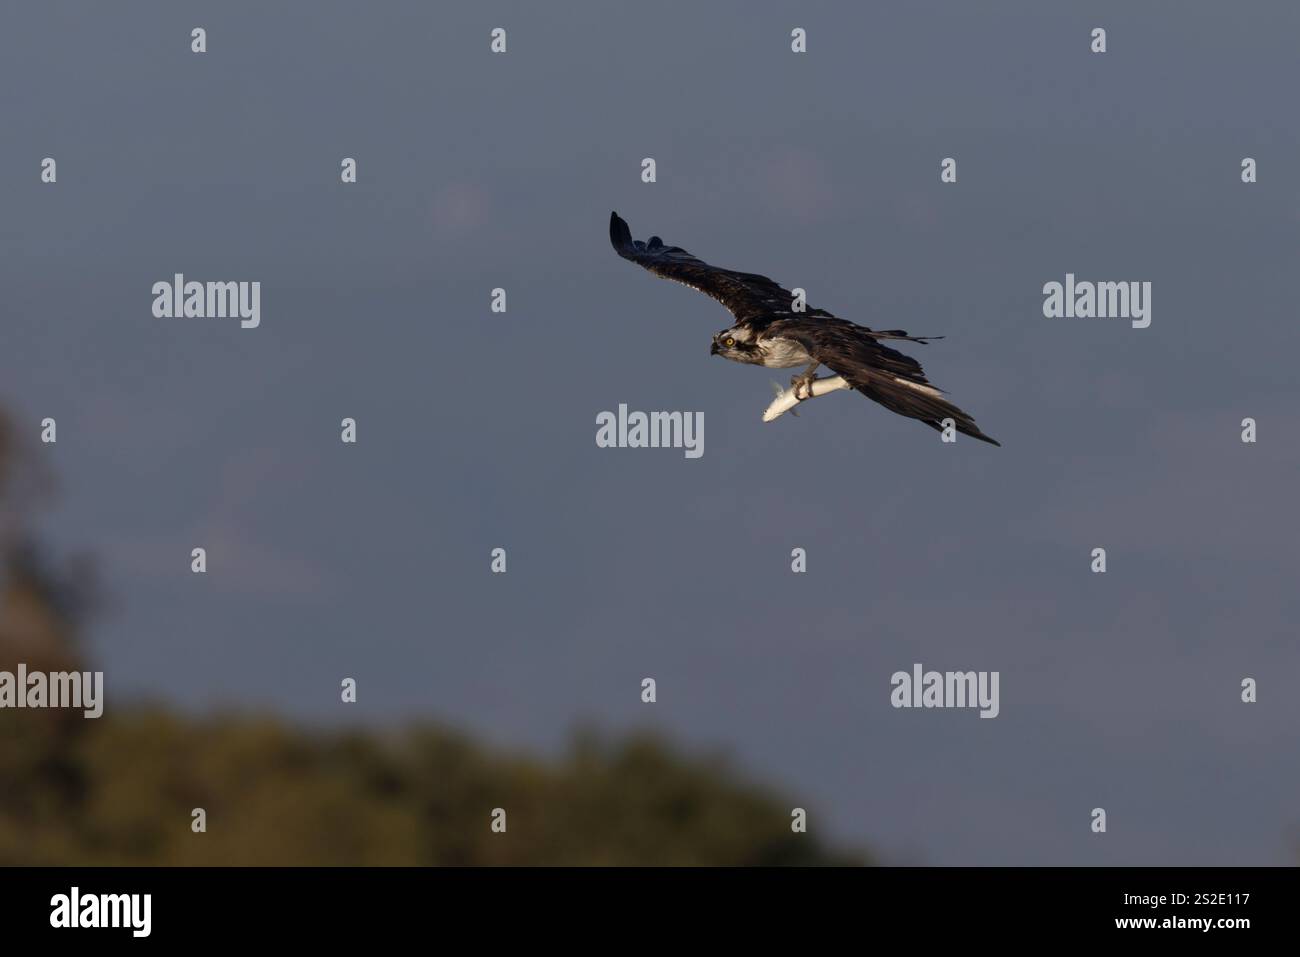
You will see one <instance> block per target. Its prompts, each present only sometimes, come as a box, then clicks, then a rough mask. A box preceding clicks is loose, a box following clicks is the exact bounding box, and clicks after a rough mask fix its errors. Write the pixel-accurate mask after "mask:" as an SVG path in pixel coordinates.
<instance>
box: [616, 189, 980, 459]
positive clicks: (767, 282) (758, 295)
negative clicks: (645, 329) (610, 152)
mask: <svg viewBox="0 0 1300 957" xmlns="http://www.w3.org/2000/svg"><path fill="white" fill-rule="evenodd" d="M609 241H610V242H611V243H612V244H613V246H614V251H615V252H617V253H618V254H619V255H620V256H622V257H623V258H624V259H630V260H631V261H632V262H634V263H636V264H637V265H638V266H641V267H642V268H643V269H648V270H650V272H652V273H654V274H655V275H656V276H662V277H664V278H665V279H672V280H673V281H675V282H680V283H683V284H684V285H687V286H690V287H691V288H692V289H698V290H699V291H700V292H702V293H704V294H705V295H707V296H711V297H712V298H714V299H716V300H717V301H718V302H720V303H722V305H723V306H725V307H726V308H727V310H728V311H729V312H730V313H731V314H732V316H733V317H735V320H736V321H735V323H734V324H733V325H731V326H729V327H727V328H726V329H723V330H722V331H721V332H719V333H718V334H717V335H715V336H714V337H713V345H712V346H711V347H710V349H709V353H710V355H718V356H722V357H723V358H724V359H730V360H732V361H733V362H745V363H749V364H751V365H761V366H766V367H767V368H769V369H788V368H794V367H796V366H806V368H805V369H804V371H803V372H802V373H800V374H799V375H796V376H795V377H794V378H793V379H791V380H790V383H791V385H792V386H794V387H795V388H796V390H798V389H804V390H807V389H808V387H809V386H810V384H811V383H812V381H813V379H814V377H815V373H816V372H817V369H818V367H819V366H823V365H824V366H826V367H827V368H829V369H831V370H832V371H833V372H835V373H837V374H838V375H840V376H841V377H842V378H844V379H845V380H846V381H847V382H848V383H849V385H851V386H852V387H853V388H854V389H856V390H857V391H859V392H861V393H862V394H863V395H865V396H866V397H867V398H868V399H872V400H874V401H876V402H879V403H880V404H881V405H883V406H884V407H885V408H886V409H888V410H889V411H891V412H897V413H898V414H899V415H905V416H907V417H908V418H911V419H919V420H920V421H922V422H924V423H925V424H926V425H928V426H930V427H931V428H932V429H937V430H940V431H942V430H943V424H942V423H943V420H944V419H951V420H952V421H953V423H954V424H955V426H956V429H957V431H958V432H961V433H962V434H963V435H969V436H971V437H972V438H976V439H979V440H980V441H982V442H989V443H991V444H993V445H1001V443H1000V442H997V441H995V440H994V439H991V438H989V437H988V436H987V435H985V434H984V433H983V432H981V431H980V430H979V426H977V425H976V424H975V420H974V419H972V418H971V417H970V416H969V415H967V414H966V413H965V412H963V411H962V410H961V409H959V408H957V406H955V405H953V404H952V403H951V402H949V401H947V400H946V399H944V397H943V393H942V392H940V390H938V389H936V388H935V387H934V386H933V385H931V384H930V382H929V380H928V379H926V377H925V373H924V372H922V371H921V364H920V363H919V362H917V361H916V360H915V359H913V358H911V357H910V356H906V355H903V353H901V352H897V351H895V350H894V349H891V348H889V347H888V346H886V345H883V344H882V340H905V341H907V342H917V343H921V344H925V343H926V342H929V341H930V340H931V339H942V338H943V337H942V336H912V335H908V334H907V333H906V332H904V331H903V330H901V329H887V330H883V331H882V330H876V329H868V328H867V327H866V326H859V325H857V324H856V323H853V322H849V321H847V320H845V319H840V318H839V317H837V316H833V315H831V314H830V313H829V312H826V311H825V310H824V309H813V308H810V307H809V308H805V309H804V310H803V311H796V310H795V308H794V296H793V295H792V294H791V293H790V292H788V291H787V290H785V289H783V288H781V286H780V285H778V284H777V283H775V282H773V281H772V280H771V279H768V278H767V277H766V276H759V275H756V274H754V273H750V272H736V271H735V270H732V269H720V268H719V267H717V266H710V265H709V264H708V263H706V262H704V261H703V260H700V259H697V258H695V257H694V256H692V255H691V254H690V253H688V252H687V251H686V250H685V249H682V248H681V247H680V246H665V245H664V243H663V240H661V239H660V238H659V237H658V236H652V237H650V241H649V242H641V241H640V240H634V239H633V238H632V231H631V230H630V229H629V228H628V225H627V223H626V222H624V221H623V219H622V218H620V217H619V215H618V213H610V216H609ZM796 395H797V396H798V395H799V393H798V391H796Z"/></svg>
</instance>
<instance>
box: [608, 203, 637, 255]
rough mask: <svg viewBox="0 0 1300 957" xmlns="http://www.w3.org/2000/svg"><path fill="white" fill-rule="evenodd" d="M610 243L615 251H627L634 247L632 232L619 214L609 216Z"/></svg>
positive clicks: (612, 213)
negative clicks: (631, 246) (628, 248)
mask: <svg viewBox="0 0 1300 957" xmlns="http://www.w3.org/2000/svg"><path fill="white" fill-rule="evenodd" d="M609 242H610V245H611V246H613V247H614V248H615V249H619V250H621V249H626V248H627V247H628V246H630V245H632V230H631V229H629V228H628V225H627V223H626V222H625V221H624V220H623V218H622V217H621V216H619V214H618V213H614V212H611V213H610V214H609Z"/></svg>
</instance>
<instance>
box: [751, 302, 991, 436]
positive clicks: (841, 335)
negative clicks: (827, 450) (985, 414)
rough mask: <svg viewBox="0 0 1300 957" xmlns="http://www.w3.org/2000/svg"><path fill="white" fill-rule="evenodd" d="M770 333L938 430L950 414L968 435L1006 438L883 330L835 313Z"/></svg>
mask: <svg viewBox="0 0 1300 957" xmlns="http://www.w3.org/2000/svg"><path fill="white" fill-rule="evenodd" d="M765 335H766V336H768V337H769V338H772V337H782V338H786V339H793V340H795V341H796V342H798V343H799V344H800V345H802V346H803V347H804V349H806V350H807V351H808V354H809V355H811V356H812V357H813V358H814V359H816V360H817V361H818V362H820V363H821V364H822V365H824V366H826V367H827V368H828V369H830V370H832V371H833V372H836V373H838V374H839V375H841V376H843V377H844V379H845V380H846V381H847V382H848V383H849V385H851V386H853V388H855V389H857V390H858V391H859V392H861V393H862V394H863V395H865V396H866V397H867V398H868V399H871V400H873V401H875V402H879V403H880V404H881V405H883V406H884V407H885V408H886V409H888V410H889V411H891V412H896V413H898V414H899V415H905V416H907V417H908V418H911V419H919V420H921V421H922V422H924V423H925V424H926V425H928V426H930V427H931V428H932V429H938V430H942V429H943V424H942V423H943V420H944V419H952V420H953V422H954V424H955V425H956V428H957V431H958V432H961V433H962V434H963V435H969V436H971V437H972V438H976V439H979V440H980V441H982V442H989V443H991V444H993V445H998V446H1000V445H1001V444H1002V443H1001V442H998V441H997V440H995V439H992V438H989V436H987V435H985V434H984V433H983V432H981V431H980V429H979V426H977V425H976V424H975V420H974V419H972V418H971V417H970V416H969V415H967V414H966V413H965V412H963V411H962V410H961V409H959V408H957V406H955V405H953V404H952V403H951V402H949V401H948V400H947V399H945V398H944V397H943V393H942V392H941V391H940V390H939V389H937V388H935V387H934V386H933V385H932V384H931V383H930V381H929V380H928V379H927V378H926V377H925V372H924V371H923V370H922V369H921V363H919V362H917V361H916V360H915V359H913V358H912V357H911V356H905V355H903V354H902V353H901V352H898V351H896V350H894V349H891V348H889V347H888V346H885V345H882V344H881V343H880V341H879V336H880V333H876V332H872V331H871V330H869V329H864V328H862V327H861V326H858V325H854V324H853V323H851V322H847V321H845V320H844V319H837V318H835V317H831V318H829V319H827V318H819V319H812V320H808V319H805V318H803V317H799V318H795V319H782V320H779V321H777V322H774V323H772V324H771V325H769V326H768V328H767V331H766V333H765Z"/></svg>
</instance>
